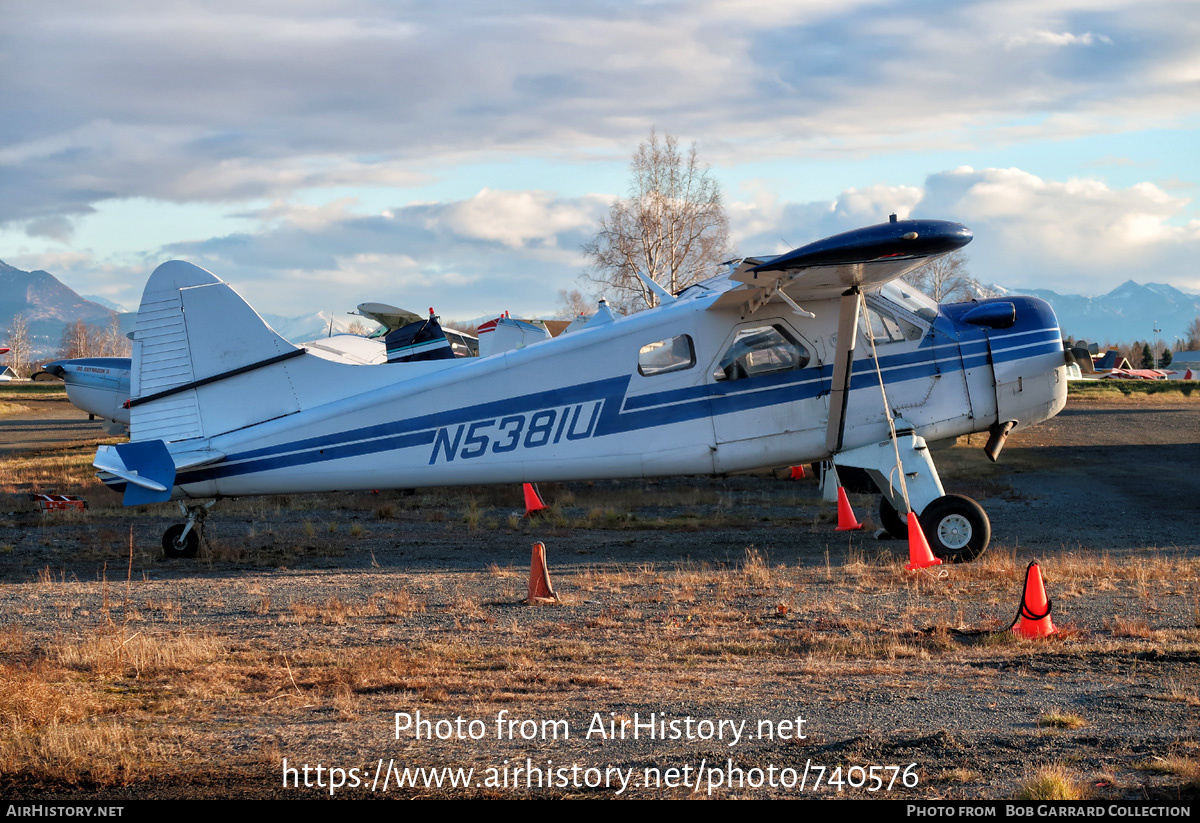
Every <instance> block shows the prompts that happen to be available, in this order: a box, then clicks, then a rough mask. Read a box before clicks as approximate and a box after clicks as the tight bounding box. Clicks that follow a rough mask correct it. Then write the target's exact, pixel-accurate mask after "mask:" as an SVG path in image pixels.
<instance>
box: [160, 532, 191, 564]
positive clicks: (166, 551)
mask: <svg viewBox="0 0 1200 823" xmlns="http://www.w3.org/2000/svg"><path fill="white" fill-rule="evenodd" d="M185 528H186V526H184V524H182V523H179V524H177V525H175V526H172V527H171V528H169V529H167V530H166V531H165V532H163V538H162V547H163V556H164V557H166V558H168V559H170V560H174V559H175V558H177V557H195V556H196V552H197V551H198V550H199V549H200V537H199V536H198V535H197V534H196V530H195V529H192V530H191V531H189V532H188V533H187V537H182V535H183V530H184V529H185ZM181 538H182V539H181Z"/></svg>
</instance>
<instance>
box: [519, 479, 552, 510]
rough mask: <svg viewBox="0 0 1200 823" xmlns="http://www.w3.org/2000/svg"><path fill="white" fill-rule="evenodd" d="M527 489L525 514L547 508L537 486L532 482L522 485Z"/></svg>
mask: <svg viewBox="0 0 1200 823" xmlns="http://www.w3.org/2000/svg"><path fill="white" fill-rule="evenodd" d="M522 488H523V489H524V491H525V516H526V517H529V516H531V515H534V514H537V513H538V512H540V511H541V510H542V509H544V508H546V504H545V503H544V502H543V501H542V496H541V495H540V494H538V490H537V486H535V485H533V484H532V483H526V484H524V486H523V487H522Z"/></svg>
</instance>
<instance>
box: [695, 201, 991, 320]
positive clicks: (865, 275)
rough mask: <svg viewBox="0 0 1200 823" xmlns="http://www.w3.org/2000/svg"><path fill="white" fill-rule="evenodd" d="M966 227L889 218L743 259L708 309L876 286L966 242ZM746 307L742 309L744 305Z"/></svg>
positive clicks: (755, 305)
mask: <svg viewBox="0 0 1200 823" xmlns="http://www.w3.org/2000/svg"><path fill="white" fill-rule="evenodd" d="M971 238H972V235H971V231H970V229H968V228H967V227H966V226H964V225H962V224H961V223H952V222H949V221H946V220H895V219H893V220H892V221H891V222H888V223H880V224H878V225H875V226H868V227H866V228H862V229H855V230H854V231H848V232H844V233H842V234H835V235H834V236H833V237H827V238H825V239H824V240H818V241H816V242H815V243H809V244H808V245H807V246H801V247H800V248H798V249H793V250H792V251H790V252H787V253H786V254H781V255H779V256H778V257H773V258H770V259H769V260H765V261H763V260H756V259H748V260H743V261H742V262H741V264H740V265H738V266H737V267H736V268H735V269H734V270H733V272H731V273H730V275H729V280H730V281H731V282H734V283H737V284H739V285H737V286H734V287H732V288H730V289H729V290H728V291H727V292H725V294H723V295H721V297H720V298H718V299H717V300H716V301H714V302H713V303H712V305H710V306H709V310H710V311H711V310H718V309H730V308H737V307H743V314H747V313H749V314H752V313H753V312H755V311H757V310H758V309H759V308H760V307H762V306H763V305H764V304H766V303H768V302H770V301H771V300H772V299H773V298H774V297H776V296H780V297H781V299H783V300H784V301H785V302H793V301H799V300H827V299H830V298H835V297H839V296H840V295H842V294H843V293H845V292H847V291H849V290H851V289H855V288H857V289H858V290H859V291H870V290H872V289H877V288H879V287H881V286H883V285H885V284H887V283H889V282H891V281H892V280H895V279H896V278H898V277H903V276H904V275H906V274H908V273H909V272H910V271H912V270H913V269H916V268H918V267H920V266H922V265H924V264H925V263H927V262H929V261H930V260H931V259H933V258H935V257H940V256H941V255H943V254H948V253H950V252H952V251H956V250H958V249H961V248H962V247H963V246H965V245H967V244H968V243H970V242H971ZM747 310H748V311H747Z"/></svg>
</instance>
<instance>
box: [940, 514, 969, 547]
mask: <svg viewBox="0 0 1200 823" xmlns="http://www.w3.org/2000/svg"><path fill="white" fill-rule="evenodd" d="M937 533H938V539H939V540H941V541H942V545H943V546H945V547H946V548H947V549H951V550H955V551H957V550H958V549H961V548H963V547H964V546H966V545H967V544H968V543H970V542H971V523H970V521H969V520H967V518H965V517H963V516H962V515H961V514H952V515H949V516H947V517H943V518H942V521H941V522H940V523H938V527H937Z"/></svg>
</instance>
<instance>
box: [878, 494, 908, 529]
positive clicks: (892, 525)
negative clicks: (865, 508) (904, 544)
mask: <svg viewBox="0 0 1200 823" xmlns="http://www.w3.org/2000/svg"><path fill="white" fill-rule="evenodd" d="M879 523H880V525H882V526H883V528H884V531H886V532H887V533H888V534H890V535H891V536H892V537H894V538H895V539H896V540H907V539H908V521H907V520H906V519H905V518H903V517H901V516H900V512H898V511H896V508H895V507H894V506H893V505H892V503H891V501H890V500H888V499H887V498H886V497H882V496H881V497H880V498H879Z"/></svg>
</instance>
